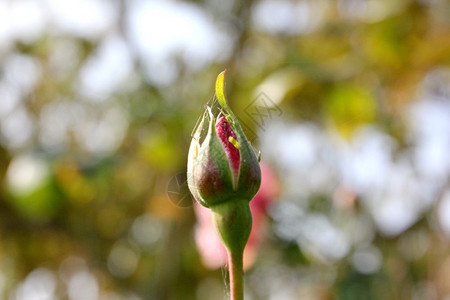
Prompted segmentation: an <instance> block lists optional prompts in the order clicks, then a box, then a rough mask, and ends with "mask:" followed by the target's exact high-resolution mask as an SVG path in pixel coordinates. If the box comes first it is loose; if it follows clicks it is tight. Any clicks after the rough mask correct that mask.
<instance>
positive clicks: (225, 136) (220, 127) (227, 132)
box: [216, 117, 241, 176]
mask: <svg viewBox="0 0 450 300" xmlns="http://www.w3.org/2000/svg"><path fill="white" fill-rule="evenodd" d="M216 132H217V136H218V137H219V139H220V141H221V142H222V145H223V147H224V149H225V153H226V154H227V156H228V159H229V160H230V163H231V168H232V169H233V172H234V175H235V176H237V174H238V172H239V165H240V161H241V157H240V154H239V149H237V148H236V147H235V146H234V145H233V144H232V143H230V141H229V137H233V138H234V139H235V140H236V141H237V140H238V139H237V136H236V133H234V131H233V128H231V125H230V123H228V120H227V118H225V117H221V118H219V120H218V121H217V123H216ZM238 142H239V141H238Z"/></svg>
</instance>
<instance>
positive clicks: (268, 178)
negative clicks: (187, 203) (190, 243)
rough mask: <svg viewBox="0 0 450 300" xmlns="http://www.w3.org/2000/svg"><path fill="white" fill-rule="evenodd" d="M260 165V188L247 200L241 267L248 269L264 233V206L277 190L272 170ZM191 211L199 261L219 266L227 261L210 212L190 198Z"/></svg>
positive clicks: (277, 183) (212, 267) (276, 194)
mask: <svg viewBox="0 0 450 300" xmlns="http://www.w3.org/2000/svg"><path fill="white" fill-rule="evenodd" d="M260 166H261V187H260V189H259V191H258V193H257V194H256V195H255V197H254V198H253V200H252V201H250V209H251V211H252V216H253V226H252V231H251V233H250V238H249V240H248V242H247V245H246V246H245V249H244V269H248V268H249V267H251V266H252V265H253V263H254V262H255V259H256V255H257V251H258V248H259V246H260V244H261V242H262V241H263V238H264V235H265V232H266V229H265V225H266V224H265V223H266V219H267V218H266V216H267V214H266V210H267V207H268V206H269V205H270V204H271V203H272V202H273V201H274V200H275V199H276V197H277V196H278V194H279V191H280V185H279V182H278V178H277V177H276V175H275V173H274V172H273V171H272V170H271V169H270V168H269V166H267V165H266V164H265V163H263V162H261V164H260ZM194 211H195V214H196V216H197V227H196V229H195V242H196V244H197V248H198V250H199V252H200V256H201V258H202V262H203V264H204V265H205V266H206V267H208V268H210V269H217V268H220V267H221V266H223V265H225V264H226V263H227V252H226V250H225V247H224V246H223V245H222V242H221V241H220V239H219V237H218V235H217V233H216V230H215V228H214V225H213V221H212V215H211V211H210V210H209V209H208V208H205V207H203V206H202V205H200V204H199V203H197V202H196V201H194Z"/></svg>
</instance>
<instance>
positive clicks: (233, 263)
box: [211, 199, 252, 300]
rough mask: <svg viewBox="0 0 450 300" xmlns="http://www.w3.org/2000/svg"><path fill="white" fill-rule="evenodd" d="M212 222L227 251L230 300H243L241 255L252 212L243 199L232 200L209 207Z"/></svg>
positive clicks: (249, 229) (250, 224)
mask: <svg viewBox="0 0 450 300" xmlns="http://www.w3.org/2000/svg"><path fill="white" fill-rule="evenodd" d="M211 210H212V213H213V222H214V226H215V227H216V230H217V233H218V234H219V237H220V239H221V240H222V243H223V244H224V246H225V248H226V249H227V253H228V266H229V274H230V294H231V300H243V299H244V268H243V253H244V248H245V244H247V241H248V237H249V236H250V231H251V230H252V212H251V210H250V206H249V202H248V200H245V199H233V200H230V201H227V202H224V203H219V204H216V205H214V206H212V207H211Z"/></svg>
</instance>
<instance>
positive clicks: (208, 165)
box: [192, 107, 234, 207]
mask: <svg viewBox="0 0 450 300" xmlns="http://www.w3.org/2000/svg"><path fill="white" fill-rule="evenodd" d="M207 109H208V114H209V125H208V133H207V135H206V138H205V140H204V141H203V143H202V144H201V146H200V149H199V152H198V157H197V158H196V159H194V166H193V176H192V177H193V180H192V186H193V188H192V189H195V190H196V191H195V193H192V194H193V195H194V197H196V199H197V201H199V202H200V203H201V204H202V205H203V206H206V207H210V206H211V205H214V204H217V203H220V202H223V201H226V200H228V199H229V198H231V197H232V196H233V194H234V184H233V176H232V173H231V169H230V164H229V161H228V157H227V155H226V153H225V150H224V148H223V146H222V144H221V142H220V140H219V138H218V137H217V134H216V129H215V119H214V116H213V114H212V112H211V110H210V108H209V107H208V108H207Z"/></svg>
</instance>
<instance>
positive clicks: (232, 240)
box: [188, 71, 261, 249]
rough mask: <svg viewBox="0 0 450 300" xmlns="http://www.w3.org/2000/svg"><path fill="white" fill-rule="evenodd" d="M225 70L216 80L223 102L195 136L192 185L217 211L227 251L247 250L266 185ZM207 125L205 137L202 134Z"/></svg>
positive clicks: (198, 197) (204, 202) (190, 158)
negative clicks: (231, 100) (253, 206)
mask: <svg viewBox="0 0 450 300" xmlns="http://www.w3.org/2000/svg"><path fill="white" fill-rule="evenodd" d="M224 76H225V71H224V72H222V73H220V74H219V76H218V77H217V81H216V96H217V99H218V101H219V104H220V106H221V109H220V111H221V112H220V113H219V114H218V115H214V114H213V112H212V110H211V108H210V107H206V111H205V113H204V115H203V118H202V119H201V121H200V124H199V126H198V128H197V130H196V131H195V133H194V135H193V139H192V142H191V146H190V149H189V156H188V186H189V189H190V191H191V193H192V195H193V196H194V198H195V199H196V200H197V201H198V202H199V203H200V204H202V205H203V206H205V207H209V208H211V209H212V211H213V216H214V222H215V225H216V228H217V230H218V232H219V236H220V237H221V239H222V241H223V242H224V244H225V246H226V247H227V249H230V248H236V249H243V248H244V246H245V243H246V242H247V239H248V235H249V234H250V230H251V222H252V221H251V213H250V209H249V202H250V200H251V199H252V198H253V197H254V196H255V194H256V192H257V191H258V189H259V186H260V184H261V170H260V167H259V162H258V158H257V157H256V154H255V152H254V150H253V148H252V146H251V145H250V142H249V141H248V140H247V138H246V136H245V134H244V131H243V130H242V127H241V125H240V124H239V121H238V119H237V117H236V116H235V115H234V113H233V112H232V111H231V109H230V107H229V105H228V103H227V101H226V99H225V94H224ZM204 126H208V127H207V128H208V132H207V134H206V137H205V138H204V140H201V132H202V130H203V129H204Z"/></svg>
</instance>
